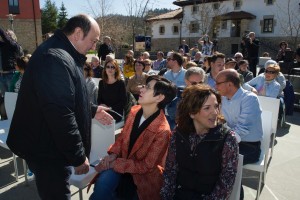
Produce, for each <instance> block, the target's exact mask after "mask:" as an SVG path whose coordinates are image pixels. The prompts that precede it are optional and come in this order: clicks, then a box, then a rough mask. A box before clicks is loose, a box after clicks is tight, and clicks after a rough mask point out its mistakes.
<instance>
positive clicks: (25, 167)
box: [23, 160, 28, 185]
mask: <svg viewBox="0 0 300 200" xmlns="http://www.w3.org/2000/svg"><path fill="white" fill-rule="evenodd" d="M23 169H24V176H25V185H28V176H27V169H28V167H27V163H26V161H25V160H23Z"/></svg>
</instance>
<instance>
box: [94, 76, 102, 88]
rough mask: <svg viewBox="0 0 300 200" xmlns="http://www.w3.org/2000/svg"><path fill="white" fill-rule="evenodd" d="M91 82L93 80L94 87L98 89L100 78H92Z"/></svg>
mask: <svg viewBox="0 0 300 200" xmlns="http://www.w3.org/2000/svg"><path fill="white" fill-rule="evenodd" d="M93 80H94V82H95V83H96V85H97V87H98V85H99V82H100V80H101V78H93Z"/></svg>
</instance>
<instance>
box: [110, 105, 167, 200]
mask: <svg viewBox="0 0 300 200" xmlns="http://www.w3.org/2000/svg"><path fill="white" fill-rule="evenodd" d="M140 109H141V106H134V107H132V109H131V112H130V114H129V115H128V118H127V120H126V123H125V126H124V128H123V131H122V132H121V134H120V136H119V137H118V139H117V141H116V142H115V143H114V144H113V145H112V146H111V147H110V148H109V150H108V153H115V154H117V155H118V158H117V159H116V161H115V166H114V170H115V171H116V172H119V173H131V174H132V177H133V180H134V183H135V184H136V186H137V193H138V196H139V199H140V200H159V199H160V194H159V192H160V189H161V187H162V182H163V177H162V171H163V167H164V163H165V158H166V153H167V148H168V145H169V141H170V135H171V130H170V126H169V124H168V122H167V119H166V117H165V115H164V113H163V111H162V110H161V111H160V114H159V115H158V117H157V118H156V119H154V120H153V121H152V122H151V124H150V125H149V126H148V127H147V128H146V129H145V130H144V131H143V132H142V134H141V135H140V136H139V138H138V139H137V140H136V143H135V144H134V146H133V148H132V150H131V153H130V154H129V156H128V146H129V140H130V133H131V129H132V126H133V122H134V118H135V116H136V113H137V112H138V111H139V110H140ZM127 157H128V159H127Z"/></svg>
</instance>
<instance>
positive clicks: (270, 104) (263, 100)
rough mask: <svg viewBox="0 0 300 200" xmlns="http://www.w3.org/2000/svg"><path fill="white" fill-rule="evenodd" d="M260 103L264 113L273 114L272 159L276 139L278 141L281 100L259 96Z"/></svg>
mask: <svg viewBox="0 0 300 200" xmlns="http://www.w3.org/2000/svg"><path fill="white" fill-rule="evenodd" d="M258 101H259V105H260V107H261V109H262V110H263V111H270V112H272V146H271V154H270V158H272V156H273V149H274V144H275V139H276V132H277V122H278V114H279V104H280V99H276V98H271V97H265V96H258Z"/></svg>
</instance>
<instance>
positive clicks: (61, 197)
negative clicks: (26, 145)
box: [27, 161, 72, 200]
mask: <svg viewBox="0 0 300 200" xmlns="http://www.w3.org/2000/svg"><path fill="white" fill-rule="evenodd" d="M27 164H28V167H29V169H30V170H31V171H32V172H33V173H34V175H35V181H36V186H37V190H38V193H39V196H40V198H41V199H42V200H54V199H55V200H70V199H71V191H70V183H69V179H70V176H71V174H72V171H71V167H70V166H64V165H63V164H56V163H51V164H49V163H47V164H44V163H42V164H41V163H39V162H32V161H27Z"/></svg>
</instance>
